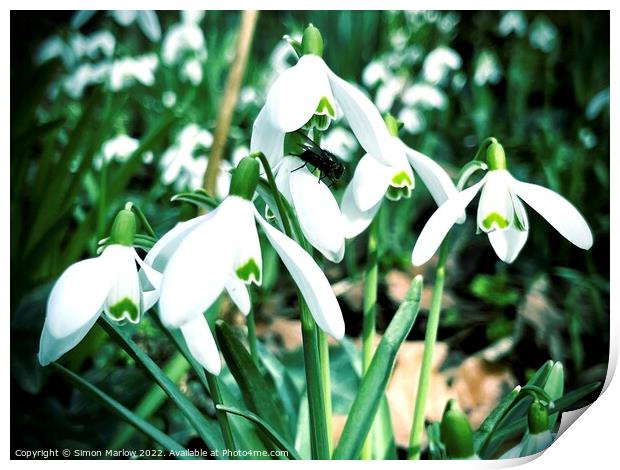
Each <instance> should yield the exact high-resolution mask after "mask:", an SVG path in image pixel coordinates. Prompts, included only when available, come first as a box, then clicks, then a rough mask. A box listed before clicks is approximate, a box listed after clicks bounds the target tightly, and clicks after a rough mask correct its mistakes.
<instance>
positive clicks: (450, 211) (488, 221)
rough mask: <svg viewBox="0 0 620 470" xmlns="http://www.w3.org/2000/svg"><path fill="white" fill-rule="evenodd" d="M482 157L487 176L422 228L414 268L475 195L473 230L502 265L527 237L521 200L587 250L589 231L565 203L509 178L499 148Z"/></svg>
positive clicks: (590, 240) (494, 146)
mask: <svg viewBox="0 0 620 470" xmlns="http://www.w3.org/2000/svg"><path fill="white" fill-rule="evenodd" d="M487 156H488V161H489V169H490V171H488V173H487V174H486V175H485V176H484V177H483V178H482V180H481V181H480V182H478V183H476V184H474V185H473V186H471V187H469V188H467V189H465V190H463V191H460V192H459V193H457V194H455V195H454V196H452V197H450V198H449V200H447V201H446V202H444V203H443V204H442V205H441V206H440V207H439V209H437V211H436V212H435V213H434V214H433V215H432V216H431V218H430V219H429V220H428V222H427V223H426V225H425V226H424V228H423V229H422V232H421V233H420V236H419V237H418V240H417V242H416V244H415V246H414V248H413V253H412V262H413V264H414V265H415V266H419V265H422V264H424V263H426V262H427V261H428V260H429V259H430V258H431V256H433V254H434V253H435V251H437V248H438V247H439V245H440V244H441V242H442V241H443V239H444V238H445V236H446V235H447V233H448V231H449V230H450V228H451V227H452V225H454V223H455V222H456V220H457V218H458V217H459V216H460V214H462V212H463V211H464V210H465V208H466V207H467V205H468V204H469V203H470V202H471V201H472V200H473V199H474V197H475V196H476V194H478V193H479V192H481V196H480V203H479V204H478V216H477V224H478V229H479V230H481V231H482V232H484V233H486V234H487V236H488V237H489V241H490V242H491V246H492V247H493V249H494V250H495V253H496V254H497V256H498V257H499V258H500V259H501V260H502V261H504V262H506V263H512V262H513V261H514V260H515V259H516V258H517V255H518V254H519V252H520V251H521V249H522V248H523V245H524V244H525V242H526V240H527V236H528V233H529V221H528V217H527V213H526V211H525V207H524V206H523V202H522V201H525V202H526V203H527V204H528V205H529V206H530V207H531V208H532V209H534V210H535V211H536V212H538V213H539V214H540V215H542V216H543V217H544V218H545V219H546V220H547V222H549V223H550V224H551V225H552V226H553V227H554V228H555V229H556V230H557V231H558V232H560V234H561V235H562V236H563V237H564V238H566V239H567V240H568V241H570V242H571V243H573V244H574V245H576V246H578V247H579V248H582V249H584V250H588V249H589V248H590V247H591V246H592V243H593V237H592V232H591V230H590V227H588V223H587V222H586V221H585V219H584V218H583V216H582V215H581V214H580V213H579V211H578V210H577V209H576V208H575V207H574V206H573V205H572V204H571V203H570V202H568V201H567V200H566V199H564V198H563V197H562V196H560V195H559V194H557V193H555V192H553V191H551V190H550V189H547V188H544V187H542V186H538V185H536V184H531V183H525V182H522V181H519V180H517V179H516V178H514V177H513V176H512V175H511V174H510V173H509V172H508V170H506V162H505V155H504V150H503V148H502V147H501V145H500V144H498V143H492V144H491V145H490V146H489V147H488V150H487Z"/></svg>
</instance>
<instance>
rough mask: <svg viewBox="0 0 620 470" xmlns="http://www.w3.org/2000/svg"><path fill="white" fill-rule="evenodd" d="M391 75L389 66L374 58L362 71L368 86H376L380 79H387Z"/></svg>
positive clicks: (365, 83)
mask: <svg viewBox="0 0 620 470" xmlns="http://www.w3.org/2000/svg"><path fill="white" fill-rule="evenodd" d="M390 75H391V72H390V70H389V69H388V67H387V66H386V65H385V63H383V62H382V61H381V60H373V61H372V62H370V63H369V64H368V65H367V66H366V67H365V68H364V71H363V72H362V82H363V83H364V85H366V86H367V87H372V86H375V85H376V84H377V83H379V82H380V81H385V80H387V78H388V76H390Z"/></svg>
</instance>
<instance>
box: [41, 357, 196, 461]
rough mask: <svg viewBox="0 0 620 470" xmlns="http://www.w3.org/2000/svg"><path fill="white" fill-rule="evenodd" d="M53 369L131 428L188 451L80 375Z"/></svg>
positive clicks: (164, 445)
mask: <svg viewBox="0 0 620 470" xmlns="http://www.w3.org/2000/svg"><path fill="white" fill-rule="evenodd" d="M52 367H54V369H56V370H57V371H58V372H60V374H61V375H62V376H63V377H64V378H65V379H67V381H69V382H71V383H72V384H73V385H75V387H77V388H78V389H79V390H80V391H81V392H82V393H84V394H85V395H88V396H89V397H91V398H93V399H94V400H96V401H97V402H99V403H101V404H102V405H104V406H105V407H106V408H108V409H109V410H110V411H112V412H113V413H116V414H117V415H118V416H119V417H120V418H121V419H123V420H124V421H126V422H127V423H128V424H130V425H131V426H133V427H135V428H136V429H137V430H138V431H141V432H143V433H144V434H146V435H147V436H148V437H150V438H151V439H153V440H154V441H155V442H157V443H158V444H159V445H161V446H162V447H163V448H164V449H168V450H175V451H181V452H184V451H186V449H185V448H184V447H183V446H182V445H181V444H179V443H178V442H176V441H175V440H174V439H172V438H171V437H170V436H168V435H167V434H165V433H163V432H161V431H160V430H159V429H157V428H156V427H155V426H153V425H152V424H150V423H149V422H147V421H145V420H144V419H143V418H141V417H140V416H138V415H136V414H135V413H132V412H131V411H130V410H129V409H127V408H125V407H124V406H123V405H121V404H120V403H119V402H117V401H116V400H115V399H114V398H112V397H110V396H109V395H107V394H106V393H104V392H102V391H101V390H99V388H97V387H95V386H94V385H92V384H90V383H89V382H87V381H86V380H84V379H83V378H82V377H80V376H79V375H77V374H74V373H73V372H71V371H70V370H69V369H65V368H64V367H63V366H61V365H60V364H57V363H55V362H53V363H52Z"/></svg>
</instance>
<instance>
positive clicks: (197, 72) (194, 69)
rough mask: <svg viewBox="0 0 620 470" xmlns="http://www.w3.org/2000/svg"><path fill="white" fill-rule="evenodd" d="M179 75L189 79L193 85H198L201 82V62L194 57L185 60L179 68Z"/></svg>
mask: <svg viewBox="0 0 620 470" xmlns="http://www.w3.org/2000/svg"><path fill="white" fill-rule="evenodd" d="M181 77H183V78H185V79H187V80H189V82H190V83H191V84H192V85H194V86H197V85H200V82H202V63H201V62H200V61H199V60H198V59H196V58H195V57H194V58H192V59H189V60H187V61H186V62H185V64H183V68H182V69H181Z"/></svg>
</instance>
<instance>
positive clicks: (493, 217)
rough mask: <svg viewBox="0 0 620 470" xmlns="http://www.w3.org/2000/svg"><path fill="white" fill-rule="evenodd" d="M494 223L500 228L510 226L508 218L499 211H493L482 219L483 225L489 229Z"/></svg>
mask: <svg viewBox="0 0 620 470" xmlns="http://www.w3.org/2000/svg"><path fill="white" fill-rule="evenodd" d="M493 225H495V226H497V228H499V229H505V228H506V227H508V220H506V219H505V218H504V217H502V216H501V215H500V214H499V213H497V212H491V213H490V214H489V215H487V216H486V217H485V218H484V220H483V221H482V226H483V227H484V228H485V229H487V230H491V229H492V228H493Z"/></svg>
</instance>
